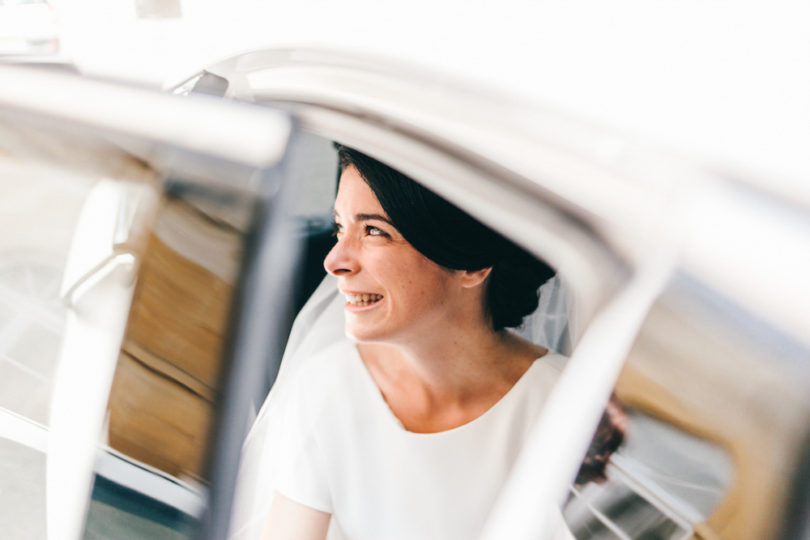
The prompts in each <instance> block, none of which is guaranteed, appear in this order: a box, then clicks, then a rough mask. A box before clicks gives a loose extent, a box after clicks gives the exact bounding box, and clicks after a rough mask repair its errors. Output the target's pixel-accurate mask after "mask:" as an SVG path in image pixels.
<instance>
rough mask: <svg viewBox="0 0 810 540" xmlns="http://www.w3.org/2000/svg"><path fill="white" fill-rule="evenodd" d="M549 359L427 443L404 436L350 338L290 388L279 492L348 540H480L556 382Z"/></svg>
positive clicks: (555, 365)
mask: <svg viewBox="0 0 810 540" xmlns="http://www.w3.org/2000/svg"><path fill="white" fill-rule="evenodd" d="M564 360H565V359H564V358H563V357H561V356H560V355H557V354H547V355H546V356H544V357H543V358H541V359H539V360H537V361H536V362H535V363H534V364H533V365H532V367H530V368H529V370H528V371H527V372H526V373H525V374H524V375H523V377H521V379H520V380H519V381H518V382H517V383H516V384H515V385H514V387H513V388H512V389H511V390H510V391H509V392H508V393H507V394H506V395H505V396H504V397H503V398H502V399H501V400H499V401H498V402H497V403H496V404H495V405H494V406H493V407H492V408H491V409H489V410H488V411H487V412H486V413H484V414H483V415H482V416H480V417H478V418H477V419H475V420H473V421H472V422H469V423H467V424H465V425H463V426H460V427H458V428H455V429H452V430H448V431H444V432H440V433H430V434H419V433H411V432H408V431H406V430H405V429H404V428H403V427H402V426H401V424H400V423H399V421H398V420H397V418H396V417H395V416H394V415H393V413H392V412H391V411H390V409H389V408H388V406H387V405H386V403H385V401H384V399H383V398H382V396H381V394H380V392H379V390H378V389H377V386H376V385H375V383H374V381H373V380H372V379H371V377H370V375H369V373H368V371H367V370H366V368H365V367H364V365H363V363H362V360H361V359H360V357H359V355H358V354H357V349H356V347H355V345H354V343H352V342H351V341H349V340H348V339H344V340H341V341H340V342H338V343H336V344H334V345H332V346H331V347H328V348H327V349H325V350H323V351H322V352H321V353H319V354H318V355H317V356H316V357H315V358H314V359H313V360H312V362H310V364H309V365H308V366H307V367H306V368H304V369H303V370H302V371H301V372H300V373H299V375H298V380H296V381H295V382H293V385H294V387H296V391H295V393H294V394H293V395H291V397H292V401H293V404H292V405H291V406H289V407H287V408H286V411H287V414H286V415H285V426H284V432H283V433H284V446H285V452H284V455H283V456H282V469H281V471H282V472H281V474H280V478H279V481H278V487H277V489H278V491H279V492H280V493H283V494H284V495H285V496H287V497H289V498H290V499H293V500H295V501H297V502H300V503H302V504H305V505H307V506H310V507H312V508H316V509H318V510H321V511H324V512H328V513H332V515H333V519H336V520H337V522H338V523H339V525H340V528H341V529H342V530H343V532H344V533H345V534H346V536H347V537H348V538H351V539H352V540H377V539H381V538H385V539H390V540H405V539H422V540H430V539H435V540H469V539H471V538H475V537H477V536H478V534H479V532H480V529H481V527H482V526H483V523H484V520H485V519H486V517H487V515H488V513H489V510H490V509H491V507H492V505H493V502H494V500H495V498H496V496H497V494H498V492H499V490H500V487H501V486H502V484H503V482H504V481H505V479H506V476H507V474H508V472H509V470H510V469H511V466H512V464H513V463H514V460H515V458H516V457H517V454H518V452H519V450H520V448H521V447H522V446H523V441H524V439H525V436H526V434H527V432H528V430H529V428H530V427H531V425H532V423H533V421H534V420H535V418H536V416H537V415H538V413H539V412H540V410H541V409H542V406H543V402H544V401H545V399H546V396H547V395H548V394H549V392H550V391H551V388H552V387H553V385H554V382H555V381H556V379H557V376H558V375H559V372H560V369H561V366H562V364H563V363H564Z"/></svg>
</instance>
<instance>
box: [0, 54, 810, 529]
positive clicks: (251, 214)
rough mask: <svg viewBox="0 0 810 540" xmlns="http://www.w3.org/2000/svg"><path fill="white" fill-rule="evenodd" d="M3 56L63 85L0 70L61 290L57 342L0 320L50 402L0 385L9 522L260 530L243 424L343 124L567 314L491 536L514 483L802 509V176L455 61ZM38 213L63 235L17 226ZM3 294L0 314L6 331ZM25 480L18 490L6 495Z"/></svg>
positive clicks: (519, 520) (607, 512)
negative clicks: (792, 184) (507, 241)
mask: <svg viewBox="0 0 810 540" xmlns="http://www.w3.org/2000/svg"><path fill="white" fill-rule="evenodd" d="M0 74H2V76H7V77H12V76H13V77H14V78H15V79H18V80H21V81H23V80H24V81H25V82H26V84H25V85H24V86H25V87H28V88H53V87H60V88H62V89H64V91H63V92H60V94H59V96H58V97H57V98H55V99H54V100H49V99H45V97H44V95H42V94H37V93H33V92H32V93H20V92H14V91H13V89H11V88H0V114H2V115H3V118H4V122H3V123H2V124H0V125H1V126H2V133H1V134H0V145H2V146H0V149H2V152H1V153H0V155H1V156H2V159H3V166H4V167H5V168H7V170H14V171H17V173H18V174H17V173H15V176H12V175H10V174H4V175H3V178H4V179H7V180H5V184H4V187H3V190H4V200H5V201H7V203H6V204H7V205H8V206H9V208H10V209H17V210H18V213H17V214H16V215H15V216H13V219H9V221H7V226H6V227H7V229H8V230H15V229H19V230H22V231H26V234H27V235H31V236H32V239H31V240H30V242H29V244H31V245H32V246H34V247H35V248H36V249H34V248H31V250H29V251H30V252H31V253H34V252H35V254H36V256H35V257H31V258H29V259H18V260H23V261H24V264H22V266H21V267H22V268H24V269H25V271H24V272H22V273H23V274H25V272H29V273H34V269H35V268H36V265H35V264H34V262H33V261H35V260H39V259H38V258H39V257H44V258H46V259H48V260H50V261H52V263H51V266H50V267H49V268H50V270H49V272H50V274H47V275H50V276H53V275H57V274H59V275H61V279H60V282H61V287H60V290H59V293H60V294H59V297H60V298H62V299H63V303H62V306H63V307H59V308H54V309H56V310H57V311H56V313H57V315H55V316H53V320H54V321H55V322H54V323H53V324H52V328H53V329H54V331H53V333H54V335H56V336H57V337H58V339H59V347H58V350H56V351H53V350H50V352H48V351H43V352H42V353H41V356H42V358H39V357H37V356H39V355H40V353H37V352H35V353H30V348H29V347H25V348H24V349H26V350H28V351H29V353H30V354H29V357H28V358H26V359H23V358H15V357H14V355H13V354H12V353H11V352H10V351H11V349H8V351H9V352H6V349H3V354H4V356H3V360H4V364H3V367H4V368H7V366H8V365H13V366H15V367H18V370H17V371H18V372H19V373H25V374H30V373H31V372H32V371H34V369H33V368H32V367H31V366H32V365H34V364H35V363H40V364H46V363H47V364H48V365H50V366H52V367H50V368H49V369H50V370H51V371H50V372H49V373H52V375H48V377H43V378H42V379H43V380H40V387H41V388H44V390H41V392H44V395H45V397H44V398H43V399H44V400H45V401H46V402H47V408H48V410H49V414H48V415H47V416H44V415H40V416H36V415H35V414H34V413H32V412H29V411H30V409H26V408H25V407H24V406H23V405H14V404H10V403H12V401H10V400H9V398H8V396H9V395H11V391H12V390H13V389H14V388H16V387H17V386H18V385H20V384H21V383H19V382H18V381H20V380H22V375H20V374H17V375H15V377H16V378H11V377H9V378H6V379H4V380H5V381H6V383H5V384H6V386H5V387H4V388H5V390H4V394H3V395H0V400H3V401H2V403H3V407H4V409H3V410H2V411H0V412H2V418H3V422H4V423H3V426H4V428H3V436H4V437H5V443H4V444H5V445H6V447H7V448H10V449H12V450H7V451H6V452H8V454H7V455H9V456H11V457H10V458H9V459H10V460H13V461H7V460H4V462H8V463H12V462H13V463H20V464H23V463H28V464H29V465H28V466H22V465H21V466H20V467H19V468H18V470H20V471H24V472H22V473H21V474H18V475H17V476H15V477H8V478H9V479H7V480H4V482H6V485H4V486H3V491H2V493H3V494H4V496H8V497H9V499H13V500H16V501H17V503H18V506H16V507H15V506H13V505H11V504H10V503H9V504H6V503H5V502H4V504H2V505H0V507H4V508H9V509H11V508H14V510H7V511H8V512H9V513H11V512H12V511H13V512H14V514H12V515H10V516H7V517H5V518H3V520H2V522H0V523H2V524H3V525H2V526H4V527H7V525H5V524H6V523H14V527H16V529H14V533H15V534H17V535H18V536H20V537H31V538H36V537H41V534H43V531H42V528H36V527H34V526H32V525H31V522H32V521H33V520H34V519H41V518H42V517H43V516H44V519H42V520H41V522H44V523H46V524H47V534H48V535H49V537H56V536H57V535H58V536H59V537H64V538H77V537H80V536H82V535H84V536H89V537H94V536H95V537H98V536H101V537H105V536H106V537H123V536H127V537H144V538H154V537H167V538H184V537H191V538H212V539H213V538H217V539H219V538H225V537H228V536H233V537H241V535H245V536H246V537H249V536H250V534H251V533H252V532H253V529H254V527H255V525H256V523H255V521H251V519H250V518H251V516H255V512H254V511H253V510H254V509H255V508H256V507H257V505H258V507H261V504H262V500H263V497H264V494H263V493H262V486H261V485H257V484H256V483H255V482H251V481H250V476H251V475H250V474H245V473H244V472H243V474H242V475H241V476H240V474H239V469H240V466H241V467H242V471H245V470H251V469H249V467H250V466H254V465H255V463H256V461H253V459H254V457H253V456H254V453H255V452H256V451H257V448H258V449H259V450H260V449H261V448H260V447H259V446H257V445H256V444H255V443H254V442H251V441H256V440H257V438H256V437H253V438H252V439H248V443H247V444H246V445H245V444H244V441H245V437H246V435H247V434H248V430H249V427H250V425H251V423H252V420H253V415H254V414H256V411H257V410H258V407H259V405H260V404H261V403H262V401H263V400H264V397H265V396H266V395H267V392H268V391H269V390H270V389H271V387H272V386H273V384H274V381H275V380H276V376H277V374H278V373H279V369H280V367H281V365H282V355H283V350H284V348H285V345H286V344H287V340H288V335H289V332H290V329H291V327H292V326H293V319H294V317H295V314H296V313H297V312H298V310H299V309H301V308H302V306H305V305H306V299H307V298H308V297H309V296H310V294H311V292H312V291H313V290H314V289H315V288H316V287H317V285H318V283H319V282H320V281H321V279H322V278H323V269H322V268H321V265H320V259H321V258H322V254H323V253H324V252H325V250H327V249H328V248H329V245H330V234H329V233H330V227H331V225H330V223H331V221H330V213H331V201H332V197H333V194H334V187H335V171H336V163H335V154H334V148H333V146H332V143H333V141H338V142H341V143H344V144H348V145H351V146H353V147H356V148H358V149H361V150H362V151H364V152H366V153H368V154H369V155H372V156H374V157H376V158H378V159H380V160H382V161H385V162H386V163H389V164H391V165H392V166H394V167H396V168H398V169H400V170H402V171H403V172H405V173H407V174H409V175H410V176H412V177H413V178H415V179H417V180H418V181H419V182H421V183H423V184H424V185H425V186H427V187H428V188H430V189H432V190H434V191H436V192H437V193H439V194H440V195H442V196H444V197H445V198H447V199H448V200H450V201H452V202H454V203H455V204H457V205H458V206H460V207H461V208H463V209H465V210H467V211H468V212H470V213H471V214H473V215H475V216H476V217H478V218H479V219H481V220H482V221H484V222H485V223H487V224H488V225H490V226H492V227H494V228H496V229H497V230H499V231H500V232H502V233H503V234H504V235H506V236H508V237H510V238H512V239H513V240H515V241H516V242H518V243H520V244H521V245H522V246H524V247H525V248H526V249H528V250H531V251H532V252H533V253H535V254H536V255H537V256H538V257H541V258H543V259H544V260H546V261H547V262H548V263H549V264H550V265H552V266H553V267H554V268H555V269H556V270H557V272H558V277H559V280H560V282H561V284H562V285H561V286H560V288H561V290H562V291H563V292H564V295H563V297H564V298H563V300H561V303H560V305H561V306H562V313H563V315H564V322H563V324H562V325H561V329H560V332H558V333H557V336H558V338H559V340H558V342H557V343H558V346H559V347H560V348H562V349H567V350H566V351H565V352H568V353H570V359H569V360H568V363H567V365H566V367H565V370H564V373H563V376H562V377H561V379H560V380H559V382H558V384H557V386H556V387H555V391H554V393H553V394H552V396H551V397H550V398H549V401H548V404H547V406H546V408H545V410H544V413H543V415H542V417H541V418H540V420H539V422H538V423H537V425H536V426H534V428H533V431H532V435H531V437H530V439H529V441H528V443H527V446H526V448H525V449H524V450H523V451H522V453H521V456H520V458H519V460H518V462H517V463H516V465H515V468H514V470H513V471H512V473H511V475H510V478H509V480H508V482H507V484H506V486H505V488H504V491H503V493H502V494H501V496H500V497H499V499H498V502H497V503H496V505H495V507H494V508H493V509H492V513H491V515H490V516H489V519H488V522H487V526H486V528H485V530H484V531H483V532H482V538H485V539H494V538H526V539H529V538H543V537H544V534H545V532H547V531H546V527H547V525H548V524H547V523H546V522H545V521H544V518H545V517H544V515H543V514H542V513H538V512H536V511H533V509H536V508H542V507H546V506H545V505H549V504H563V505H564V506H563V508H564V512H563V513H564V516H565V518H566V521H567V523H568V525H569V528H570V529H571V530H572V532H573V533H574V535H575V536H576V537H577V538H580V539H581V538H614V537H615V538H690V537H697V538H716V537H719V538H735V539H738V538H743V539H744V538H752V539H754V538H795V537H801V535H803V534H804V535H806V534H807V526H808V523H807V522H806V518H805V517H804V516H806V515H807V505H808V477H807V469H806V463H807V462H808V457H810V456H809V454H810V423H809V422H808V419H809V418H810V395H809V394H808V393H807V392H806V388H807V387H808V386H807V385H808V378H810V363H808V358H810V356H809V355H808V348H810V339H809V338H808V336H810V331H808V330H810V328H808V322H807V320H806V317H804V316H803V315H802V310H801V306H803V305H805V304H806V303H807V302H808V301H810V288H808V283H807V281H806V279H805V276H806V275H808V271H810V255H808V252H807V250H802V249H801V246H805V245H808V241H810V215H808V212H807V209H806V207H804V206H803V202H802V201H805V200H807V198H806V194H805V193H799V194H796V195H795V196H794V197H792V198H791V197H784V196H783V195H782V193H780V192H779V191H774V190H770V189H769V188H768V186H767V185H764V184H762V183H761V182H758V181H756V179H747V178H742V179H738V178H736V177H735V176H732V175H726V174H722V173H719V172H717V171H714V170H710V169H708V168H706V167H701V166H699V165H697V164H695V163H694V162H691V161H688V160H682V159H678V156H677V155H673V154H668V153H667V152H666V151H665V150H663V149H653V148H650V147H648V146H646V145H644V146H642V145H635V144H634V143H633V142H632V141H629V140H627V139H626V138H624V137H623V136H622V135H621V134H617V133H612V132H610V131H609V130H605V129H603V128H596V127H594V126H593V125H591V124H589V123H588V122H587V121H586V120H581V119H576V118H572V117H569V116H566V115H564V114H562V113H560V112H558V111H555V110H550V109H547V108H543V107H542V106H541V105H540V104H532V103H526V102H525V101H518V100H511V99H509V98H508V96H504V95H502V94H499V93H497V92H496V91H489V90H486V89H482V88H481V87H480V86H478V85H476V84H475V83H474V82H470V81H466V80H463V79H453V78H441V77H437V76H436V74H435V73H430V72H425V71H422V70H420V69H419V67H418V66H408V65H403V64H401V63H398V62H395V61H391V60H387V59H385V58H379V57H370V56H366V55H356V54H350V53H346V52H344V53H335V52H333V51H330V50H325V49H271V50H260V51H254V52H250V53H244V54H240V55H238V56H235V57H233V58H230V59H227V60H224V61H222V62H218V63H215V64H213V65H210V66H208V67H207V68H206V69H205V70H204V71H202V72H199V73H197V74H196V75H194V76H193V77H191V78H189V79H187V80H185V81H183V82H182V83H180V84H178V85H176V86H175V87H174V88H172V89H171V90H172V91H171V92H165V93H159V92H156V91H150V90H148V89H145V88H135V87H128V86H126V85H122V84H114V83H111V82H105V81H99V80H91V79H85V78H82V77H78V76H75V75H70V74H64V73H62V74H57V73H47V72H43V71H28V70H23V69H22V68H16V69H15V68H11V67H5V68H2V70H0ZM121 103H126V104H127V107H126V108H124V107H121V106H120V104H121ZM5 120H8V121H5ZM20 175H25V176H20ZM23 177H25V178H28V177H32V178H38V179H40V181H41V182H42V183H43V188H42V191H41V192H45V193H62V192H66V193H70V194H71V195H70V196H69V197H66V196H62V195H60V201H61V200H64V201H65V202H64V204H63V205H60V206H59V207H58V208H57V210H59V211H58V212H56V211H51V212H47V211H46V209H45V208H44V207H43V208H42V209H39V210H38V211H35V210H31V211H30V212H19V210H20V209H22V208H25V207H24V206H23V205H22V204H20V203H19V202H18V201H20V200H23V198H24V197H25V196H26V194H25V193H24V192H20V191H18V190H17V189H16V187H17V186H18V185H19V181H16V179H17V178H23ZM27 196H28V197H29V199H28V200H29V201H33V202H30V204H34V202H35V201H36V199H35V198H34V196H33V195H30V194H29V195H27ZM43 204H44V202H43ZM25 220H28V221H25ZM49 220H51V221H50V222H49ZM21 222H22V223H23V224H24V225H22V226H21V225H16V224H17V223H21ZM45 223H48V226H47V229H48V230H52V231H60V232H61V233H62V236H60V237H52V236H51V235H50V233H46V232H44V231H43V233H42V234H41V235H40V236H39V237H37V238H33V236H34V233H35V232H37V230H38V228H40V227H42V228H43V229H44V228H45V225H44V224H45ZM68 231H69V232H70V233H72V235H73V237H72V239H71V240H66V239H65V238H64V233H65V232H68ZM50 238H53V241H52V242H49V239H50ZM56 244H59V245H58V246H57V245H56ZM4 249H5V248H4ZM15 250H17V253H21V251H20V250H21V248H20V249H18V248H15ZM48 250H50V252H48V253H47V254H46V253H44V252H45V251H48ZM6 252H7V253H10V252H11V248H10V247H9V249H7V250H6ZM4 259H5V260H12V258H11V257H10V256H9V257H6V256H5V255H4ZM7 279H8V278H7ZM43 281H45V280H43ZM52 281H53V280H51V281H48V283H52ZM7 283H10V285H7V286H6V287H5V288H6V289H13V288H14V287H15V286H14V285H13V283H14V282H13V281H7ZM27 298H28V301H29V302H30V303H31V304H32V305H36V306H41V305H44V304H47V303H48V302H51V303H53V302H54V300H55V299H56V296H55V295H54V294H50V293H49V296H48V297H47V299H46V300H45V301H43V302H40V303H39V304H37V303H36V297H35V295H33V294H31V295H28V297H27ZM19 301H21V300H20V299H15V298H12V299H11V300H10V301H9V302H10V303H9V304H7V305H9V306H10V307H9V308H8V309H7V312H10V313H14V309H15V308H14V306H16V305H17V302H19ZM305 309H306V308H305ZM31 311H32V312H34V311H36V313H37V314H41V318H42V320H43V321H44V320H46V315H45V314H44V313H41V312H42V311H44V310H42V309H40V308H36V310H35V309H34V308H33V307H32V308H31ZM3 320H4V321H7V320H9V317H8V315H6V316H4V319H3ZM15 320H16V319H11V323H5V322H4V323H3V324H4V326H3V328H2V330H0V332H2V334H0V335H8V336H12V335H15V334H14V332H20V330H19V328H20V326H21V325H20V324H16V323H14V321H15ZM37 320H39V319H37ZM48 320H49V319H48ZM292 340H293V337H292V336H290V341H291V342H292ZM4 343H6V342H0V345H3V344H4ZM27 343H28V342H27ZM45 356H49V358H47V359H46V358H45ZM285 369H286V368H285ZM50 386H52V390H48V388H49V387H50ZM611 394H615V396H616V398H617V399H618V401H619V402H620V403H621V404H622V406H623V408H624V410H625V413H626V415H627V418H628V424H629V425H628V428H627V436H626V439H625V442H624V443H623V445H622V446H621V447H620V448H619V449H618V451H617V452H616V453H615V454H614V455H613V456H612V457H611V459H610V463H609V465H608V467H607V474H608V480H607V481H606V482H603V483H601V484H597V483H585V484H577V483H574V482H573V480H574V477H575V475H576V473H577V470H578V469H579V467H580V465H581V462H582V460H583V456H585V454H586V451H587V449H588V445H589V442H590V441H591V438H592V436H593V433H594V431H595V429H596V427H597V423H598V422H599V419H600V417H601V415H602V412H603V410H604V407H605V403H606V402H607V401H608V399H609V397H610V396H611ZM38 410H40V411H42V410H43V409H42V406H40V407H39V409H38ZM548 441H554V444H548ZM46 442H47V444H46ZM243 447H244V448H243ZM253 470H255V469H253ZM254 476H255V475H254ZM21 493H27V494H28V498H23V497H21V496H20V494H21ZM5 494H9V495H5ZM45 502H47V504H45ZM25 505H27V508H28V509H29V511H31V512H32V513H29V514H27V517H26V518H25V519H16V520H15V519H14V517H15V516H25V515H26V514H23V513H21V511H20V510H19V507H20V506H25ZM32 507H33V508H34V510H31V508H32ZM803 520H804V521H803ZM25 535H28V536H25Z"/></svg>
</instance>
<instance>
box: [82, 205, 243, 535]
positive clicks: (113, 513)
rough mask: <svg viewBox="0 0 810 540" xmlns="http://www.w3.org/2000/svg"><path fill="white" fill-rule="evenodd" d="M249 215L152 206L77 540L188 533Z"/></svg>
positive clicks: (237, 208)
mask: <svg viewBox="0 0 810 540" xmlns="http://www.w3.org/2000/svg"><path fill="white" fill-rule="evenodd" d="M252 208H253V207H252V202H251V201H250V200H249V199H246V198H244V199H243V198H236V197H225V196H222V195H220V194H216V193H203V192H199V191H188V190H185V191H184V190H180V191H179V192H177V193H174V194H172V195H170V196H167V197H166V198H165V199H164V201H163V203H162V204H161V205H160V209H159V211H158V215H157V218H156V221H155V225H154V228H153V230H152V231H151V232H150V234H149V237H148V240H147V243H146V248H145V250H144V253H143V257H142V260H141V264H140V269H139V273H138V281H137V285H136V288H135V293H134V297H133V301H132V306H131V308H130V315H129V321H128V324H127V330H126V333H125V335H124V340H123V343H122V346H121V352H120V356H119V359H118V365H117V368H116V372H115V378H114V381H113V385H112V391H111V393H110V399H109V405H108V413H109V421H108V434H107V435H108V444H109V447H110V449H111V451H110V452H109V454H110V455H115V456H116V458H117V459H116V460H113V461H110V457H109V455H108V456H103V458H104V459H106V460H107V464H106V465H105V466H102V464H101V463H99V465H98V466H97V468H96V469H97V473H98V474H97V476H96V482H95V486H94V490H93V502H92V503H91V507H90V513H89V515H88V521H87V525H86V529H85V535H86V538H97V537H120V536H121V535H125V536H126V537H127V538H155V537H160V538H175V537H177V538H180V537H186V536H187V535H188V534H190V533H191V532H192V531H193V522H194V519H195V518H198V517H199V515H200V513H201V511H202V508H203V504H204V503H203V501H204V486H205V484H206V480H207V479H206V469H205V467H206V459H207V458H208V456H207V455H206V449H207V448H208V447H209V439H210V437H211V429H212V426H213V420H214V417H215V407H216V405H217V396H218V394H219V392H220V390H221V388H220V382H221V377H220V375H221V371H222V367H223V366H222V364H221V357H222V350H223V346H224V344H225V339H226V333H227V330H228V323H229V312H230V308H231V302H232V299H233V296H234V294H235V285H236V282H237V279H238V277H239V271H240V266H241V259H242V253H243V248H244V242H245V237H246V234H247V231H248V228H249V226H250V220H251V219H252ZM100 459H101V458H100ZM133 472H135V473H137V475H139V476H137V478H135V479H133V476H132V473H133ZM162 528H165V529H166V530H167V531H172V532H171V534H169V533H167V535H164V534H163V533H160V531H162V530H163V529H162Z"/></svg>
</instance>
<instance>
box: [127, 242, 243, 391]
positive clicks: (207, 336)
mask: <svg viewBox="0 0 810 540" xmlns="http://www.w3.org/2000/svg"><path fill="white" fill-rule="evenodd" d="M138 280H139V283H138V287H137V290H136V293H135V300H134V303H133V307H132V312H131V314H130V323H129V328H128V330H127V341H128V342H130V343H134V344H137V346H138V347H140V348H142V349H143V350H145V351H146V352H148V353H149V354H150V355H152V356H154V357H157V358H162V359H163V360H165V361H166V362H168V363H169V364H172V365H174V366H175V367H176V368H177V369H179V370H181V371H183V372H184V373H186V374H188V376H190V377H193V378H195V379H197V380H198V381H199V382H200V383H202V384H203V385H205V386H208V387H210V388H216V386H217V381H218V380H219V372H220V366H219V360H220V355H221V353H222V344H223V341H222V340H223V335H224V329H225V325H226V324H227V317H228V309H229V307H230V300H231V295H232V291H233V287H232V286H231V285H230V284H228V283H226V282H225V281H223V280H222V279H221V278H219V277H218V276H216V275H215V274H213V273H211V272H209V271H208V270H206V269H205V268H203V267H201V266H199V265H197V264H194V263H192V262H191V261H189V260H188V259H186V258H184V257H182V256H180V255H178V254H177V252H175V251H174V250H172V249H171V248H169V247H168V246H166V244H164V243H163V242H162V241H161V240H160V239H159V238H158V237H157V236H155V235H152V237H151V238H150V239H149V243H148V247H147V257H146V260H145V261H144V262H143V265H142V267H141V271H140V274H139V278H138ZM131 352H133V353H135V354H137V351H131Z"/></svg>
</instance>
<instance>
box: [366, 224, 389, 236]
mask: <svg viewBox="0 0 810 540" xmlns="http://www.w3.org/2000/svg"><path fill="white" fill-rule="evenodd" d="M366 234H367V235H369V236H385V237H388V233H387V232H385V231H383V230H382V229H378V228H377V227H375V226H373V225H366Z"/></svg>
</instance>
